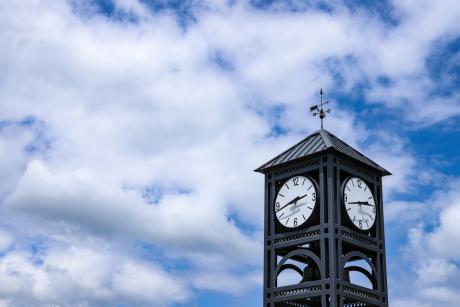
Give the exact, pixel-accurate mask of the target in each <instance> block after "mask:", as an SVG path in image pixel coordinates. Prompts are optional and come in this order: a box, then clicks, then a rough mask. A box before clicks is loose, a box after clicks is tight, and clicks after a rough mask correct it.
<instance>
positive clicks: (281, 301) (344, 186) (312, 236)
mask: <svg viewBox="0 0 460 307" xmlns="http://www.w3.org/2000/svg"><path fill="white" fill-rule="evenodd" d="M256 171H257V172H260V173H263V174H264V175H265V190H264V191H265V204H264V205H265V217H264V218H265V240H264V307H274V306H297V307H317V306H321V307H329V306H331V307H338V306H345V307H361V306H379V307H380V306H388V290H387V278H386V260H385V235H384V221H383V197H382V177H383V176H386V175H391V174H390V173H389V172H388V171H387V170H385V169H384V168H382V167H381V166H379V165H378V164H376V163H375V162H373V161H372V160H370V159H369V158H367V157H366V156H364V155H363V154H361V153H359V152H358V151H357V150H355V149H353V148H352V147H351V146H349V145H347V144H346V143H344V142H343V141H341V140H340V139H339V138H338V137H336V136H335V135H333V134H332V133H330V132H328V131H327V130H325V129H321V130H319V131H316V132H314V133H312V134H311V135H309V136H308V137H306V138H305V139H303V140H302V141H300V142H299V143H297V144H296V145H294V146H292V147H291V148H289V149H288V150H286V151H284V152H283V153H281V154H280V155H278V156H276V157H275V158H273V159H271V160H270V161H268V162H267V163H265V164H264V165H262V166H261V167H259V168H258V169H256Z"/></svg>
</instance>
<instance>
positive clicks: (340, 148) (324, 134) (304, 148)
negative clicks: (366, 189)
mask: <svg viewBox="0 0 460 307" xmlns="http://www.w3.org/2000/svg"><path fill="white" fill-rule="evenodd" d="M327 150H329V151H336V152H339V153H341V154H343V155H345V156H347V157H349V158H351V159H354V160H356V161H358V162H361V163H364V164H366V165H367V166H370V167H372V168H373V169H375V170H377V171H378V172H379V173H381V175H382V176H386V175H391V173H390V172H389V171H387V170H386V169H384V168H383V167H381V166H380V165H378V164H377V163H375V162H374V161H372V160H371V159H369V158H368V157H366V156H365V155H363V154H362V153H360V152H359V151H357V150H356V149H354V148H353V147H351V146H350V145H348V144H347V143H345V142H344V141H342V140H341V139H339V138H338V137H336V136H335V135H333V134H332V133H330V132H329V131H327V130H325V129H320V130H318V131H315V132H313V133H312V134H310V135H309V136H307V137H306V138H305V139H303V140H302V141H300V142H299V143H297V144H295V145H294V146H292V147H291V148H289V149H287V150H285V151H284V152H282V153H281V154H279V155H277V156H276V157H274V158H273V159H271V160H270V161H268V162H267V163H265V164H263V165H262V166H260V167H259V168H257V169H256V170H255V171H256V172H260V173H266V172H267V171H268V170H270V169H272V168H275V167H277V166H280V165H284V164H286V163H289V162H292V161H295V160H298V159H301V158H305V157H308V156H312V155H316V154H318V153H320V152H324V151H327Z"/></svg>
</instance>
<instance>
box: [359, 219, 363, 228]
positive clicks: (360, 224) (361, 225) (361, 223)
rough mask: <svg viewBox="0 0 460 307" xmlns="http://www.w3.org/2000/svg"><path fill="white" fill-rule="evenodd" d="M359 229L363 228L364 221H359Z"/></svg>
mask: <svg viewBox="0 0 460 307" xmlns="http://www.w3.org/2000/svg"><path fill="white" fill-rule="evenodd" d="M359 228H363V221H362V220H359Z"/></svg>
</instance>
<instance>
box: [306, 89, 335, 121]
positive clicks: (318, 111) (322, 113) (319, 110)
mask: <svg viewBox="0 0 460 307" xmlns="http://www.w3.org/2000/svg"><path fill="white" fill-rule="evenodd" d="M319 94H320V95H321V103H320V104H317V105H314V106H312V107H310V112H313V116H316V115H319V118H320V119H321V129H323V118H325V117H326V113H331V109H327V110H323V105H325V104H328V103H329V101H326V102H323V89H322V88H321V89H320V90H319Z"/></svg>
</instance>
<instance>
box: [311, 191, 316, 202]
mask: <svg viewBox="0 0 460 307" xmlns="http://www.w3.org/2000/svg"><path fill="white" fill-rule="evenodd" d="M311 200H312V201H315V200H316V193H311Z"/></svg>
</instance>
